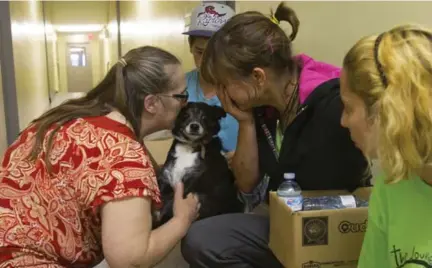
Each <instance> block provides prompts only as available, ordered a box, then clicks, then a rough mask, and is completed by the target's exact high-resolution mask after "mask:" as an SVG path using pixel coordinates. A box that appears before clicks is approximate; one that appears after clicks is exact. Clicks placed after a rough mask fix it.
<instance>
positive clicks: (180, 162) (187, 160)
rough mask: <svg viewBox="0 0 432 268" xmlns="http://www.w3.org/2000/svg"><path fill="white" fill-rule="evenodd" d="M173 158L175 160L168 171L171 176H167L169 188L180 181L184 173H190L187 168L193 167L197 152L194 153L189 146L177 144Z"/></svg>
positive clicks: (197, 155)
mask: <svg viewBox="0 0 432 268" xmlns="http://www.w3.org/2000/svg"><path fill="white" fill-rule="evenodd" d="M174 157H175V158H176V160H175V162H174V165H173V167H172V168H171V170H170V173H171V174H170V175H169V176H168V178H169V183H170V184H171V186H174V185H176V184H177V183H178V182H180V181H182V179H183V177H184V175H185V174H186V172H188V171H189V172H190V170H189V168H191V167H193V166H194V165H195V163H196V161H197V160H198V157H199V152H194V151H193V149H192V148H191V147H190V146H188V145H185V144H181V143H179V144H177V145H176V146H175V153H174Z"/></svg>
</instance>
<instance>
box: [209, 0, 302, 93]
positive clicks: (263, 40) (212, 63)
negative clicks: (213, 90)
mask: <svg viewBox="0 0 432 268" xmlns="http://www.w3.org/2000/svg"><path fill="white" fill-rule="evenodd" d="M270 15H271V14H269V15H264V14H262V13H260V12H256V11H248V12H245V13H240V14H237V15H235V16H234V17H232V18H231V19H230V20H229V21H228V22H227V23H226V24H225V25H224V26H223V27H222V28H221V29H220V30H219V31H218V32H216V33H215V34H214V35H213V36H212V38H211V39H210V40H209V42H208V43H207V47H206V50H205V52H204V55H203V59H202V64H201V75H202V77H203V78H204V80H206V81H207V82H208V83H210V84H214V85H221V84H222V85H223V84H226V83H227V79H230V78H231V79H232V78H234V79H242V78H244V77H247V76H249V75H250V74H251V73H252V70H253V69H254V68H255V67H260V68H270V69H272V70H273V72H275V73H276V74H278V75H281V74H282V73H284V74H294V72H296V71H297V62H296V61H295V60H294V59H293V55H292V49H291V43H292V40H294V39H295V37H296V36H297V33H298V28H299V25H300V22H299V20H298V18H297V16H296V14H295V12H294V11H293V10H292V9H291V8H289V7H287V6H286V5H285V4H284V3H283V2H282V3H280V4H279V6H278V7H277V9H276V12H275V13H274V15H271V16H270ZM272 18H275V20H276V22H274V21H275V20H273V19H272ZM278 21H287V22H289V23H290V24H291V26H292V33H291V35H290V37H288V36H287V34H286V33H285V32H284V31H283V30H282V28H281V27H279V25H278V23H277V22H278Z"/></svg>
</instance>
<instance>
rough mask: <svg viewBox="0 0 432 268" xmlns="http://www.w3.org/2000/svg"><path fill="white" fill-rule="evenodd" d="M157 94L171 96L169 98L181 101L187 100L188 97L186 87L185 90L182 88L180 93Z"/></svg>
mask: <svg viewBox="0 0 432 268" xmlns="http://www.w3.org/2000/svg"><path fill="white" fill-rule="evenodd" d="M158 95H160V96H165V97H171V98H174V99H177V100H179V101H181V102H187V101H188V99H189V92H188V91H187V88H185V90H183V92H182V93H180V94H158Z"/></svg>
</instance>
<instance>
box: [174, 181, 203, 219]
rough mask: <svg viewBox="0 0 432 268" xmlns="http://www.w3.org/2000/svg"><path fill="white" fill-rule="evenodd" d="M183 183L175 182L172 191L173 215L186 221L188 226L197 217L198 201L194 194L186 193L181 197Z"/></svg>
mask: <svg viewBox="0 0 432 268" xmlns="http://www.w3.org/2000/svg"><path fill="white" fill-rule="evenodd" d="M183 193H184V185H183V183H181V182H180V183H177V185H176V186H175V192H174V207H173V214H174V217H175V218H177V219H179V220H181V221H182V222H184V223H186V224H187V225H188V226H189V225H190V224H191V223H192V222H193V221H194V220H196V218H198V211H199V208H200V206H201V205H200V202H199V200H198V196H197V195H196V194H192V193H190V194H188V195H187V197H186V198H183Z"/></svg>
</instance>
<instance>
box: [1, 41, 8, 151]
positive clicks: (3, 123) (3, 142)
mask: <svg viewBox="0 0 432 268" xmlns="http://www.w3.org/2000/svg"><path fill="white" fill-rule="evenodd" d="M0 49H1V44H0ZM6 135H7V134H6V120H5V112H4V99H3V81H2V72H1V65H0V155H3V152H4V151H5V150H6V148H7V137H6Z"/></svg>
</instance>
